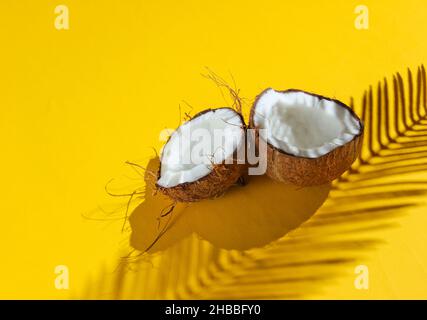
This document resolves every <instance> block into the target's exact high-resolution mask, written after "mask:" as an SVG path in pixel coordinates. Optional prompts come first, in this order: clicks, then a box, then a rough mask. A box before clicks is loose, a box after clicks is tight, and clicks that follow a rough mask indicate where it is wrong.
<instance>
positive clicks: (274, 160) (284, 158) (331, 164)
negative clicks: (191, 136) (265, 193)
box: [249, 88, 364, 186]
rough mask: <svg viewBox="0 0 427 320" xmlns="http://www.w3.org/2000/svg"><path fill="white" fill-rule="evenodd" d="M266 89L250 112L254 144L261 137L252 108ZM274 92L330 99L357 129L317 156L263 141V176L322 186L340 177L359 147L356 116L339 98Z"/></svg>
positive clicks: (361, 130)
mask: <svg viewBox="0 0 427 320" xmlns="http://www.w3.org/2000/svg"><path fill="white" fill-rule="evenodd" d="M269 89H270V88H267V89H266V90H264V91H263V92H262V93H261V94H259V95H258V96H257V98H256V100H255V102H254V104H253V106H252V108H251V112H250V117H249V128H252V129H256V139H255V143H256V146H258V145H259V139H262V138H261V137H260V136H259V133H258V128H257V127H256V126H255V125H254V115H255V111H256V110H255V109H256V105H257V103H258V100H259V99H260V97H261V96H262V95H263V94H265V93H266V92H267V90H269ZM277 92H280V93H290V92H303V93H306V94H309V95H312V96H316V97H318V98H320V99H325V100H329V101H332V102H334V103H336V104H337V105H339V106H341V107H343V108H346V109H347V110H348V111H349V112H350V113H351V114H352V116H353V117H354V118H355V119H357V121H358V122H359V126H360V132H359V134H358V135H355V136H354V138H353V139H352V140H351V141H349V142H348V143H346V144H344V145H342V146H339V147H337V148H335V149H333V150H332V151H330V152H328V153H327V154H324V155H323V156H320V157H318V158H306V157H298V156H295V155H292V154H289V153H286V152H284V151H283V150H281V149H279V148H276V147H274V146H273V145H271V144H269V143H267V175H268V176H269V177H270V178H271V179H274V180H276V181H280V182H285V183H292V184H295V185H298V186H313V185H322V184H326V183H329V182H331V181H333V180H335V179H336V178H338V177H339V176H341V175H342V174H343V173H344V172H345V171H347V170H348V169H349V168H350V166H351V164H352V163H353V162H354V161H355V160H356V159H357V157H358V155H359V153H360V151H361V148H362V143H363V130H364V126H363V123H362V121H361V120H360V119H359V117H358V116H357V115H356V114H355V113H354V111H353V110H352V109H351V108H350V107H349V106H347V105H346V104H344V103H342V102H341V101H339V100H335V99H331V98H327V97H324V96H321V95H318V94H314V93H311V92H307V91H303V90H296V89H289V90H285V91H277Z"/></svg>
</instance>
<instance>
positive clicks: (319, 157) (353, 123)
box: [249, 89, 363, 186]
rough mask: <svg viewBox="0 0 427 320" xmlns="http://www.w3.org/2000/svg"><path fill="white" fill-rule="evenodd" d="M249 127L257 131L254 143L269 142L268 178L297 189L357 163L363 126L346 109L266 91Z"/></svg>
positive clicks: (299, 94) (316, 98) (295, 93)
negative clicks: (290, 184) (296, 186)
mask: <svg viewBox="0 0 427 320" xmlns="http://www.w3.org/2000/svg"><path fill="white" fill-rule="evenodd" d="M249 126H250V127H251V128H255V129H257V139H258V140H257V141H258V143H259V142H260V140H259V139H262V140H263V142H266V143H267V175H268V176H269V177H271V178H272V179H275V180H278V181H282V182H287V183H293V184H296V185H300V186H309V185H321V184H325V183H328V182H331V181H332V180H334V179H336V178H338V177H339V176H340V175H342V174H343V173H344V172H345V171H346V170H348V169H349V168H350V166H351V164H352V163H353V162H354V161H355V160H356V158H357V156H358V154H359V152H360V149H361V146H362V140H363V124H362V122H361V121H360V119H359V118H358V117H357V115H356V114H355V113H354V111H353V110H352V109H351V108H350V107H348V106H347V105H345V104H344V103H342V102H340V101H338V100H334V99H330V98H326V97H323V96H320V95H317V94H313V93H309V92H305V91H301V90H294V89H291V90H286V91H276V90H274V89H266V90H264V91H263V92H262V93H261V94H260V95H259V96H258V97H257V99H256V101H255V103H254V105H253V107H252V109H251V115H250V120H249ZM259 129H265V130H259Z"/></svg>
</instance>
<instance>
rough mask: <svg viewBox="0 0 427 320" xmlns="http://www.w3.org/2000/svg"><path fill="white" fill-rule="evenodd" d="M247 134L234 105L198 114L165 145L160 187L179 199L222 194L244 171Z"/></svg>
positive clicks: (180, 200) (185, 199)
mask: <svg viewBox="0 0 427 320" xmlns="http://www.w3.org/2000/svg"><path fill="white" fill-rule="evenodd" d="M245 134H246V127H245V122H244V120H243V117H242V116H241V115H240V113H238V112H236V111H235V110H233V109H231V108H219V109H208V110H205V111H202V112H200V113H198V114H197V115H195V116H194V117H193V118H192V119H191V120H189V121H187V122H185V123H184V124H182V125H181V126H180V127H178V129H176V130H175V131H174V132H173V133H172V135H171V136H170V138H169V140H168V142H167V143H166V145H165V146H164V148H163V151H162V155H161V158H160V169H159V173H158V180H157V183H156V185H157V188H158V189H159V190H160V191H161V192H163V193H164V194H166V195H167V196H169V197H171V198H172V199H174V200H176V201H179V202H194V201H199V200H202V199H209V198H215V197H217V196H219V195H221V194H222V193H223V192H224V191H225V190H226V189H227V188H229V187H230V186H231V185H233V184H235V183H236V182H237V180H238V179H239V178H240V177H241V176H242V174H243V172H244V169H245V165H244V163H245V158H244V147H245ZM242 150H243V153H242ZM242 154H243V156H239V155H242Z"/></svg>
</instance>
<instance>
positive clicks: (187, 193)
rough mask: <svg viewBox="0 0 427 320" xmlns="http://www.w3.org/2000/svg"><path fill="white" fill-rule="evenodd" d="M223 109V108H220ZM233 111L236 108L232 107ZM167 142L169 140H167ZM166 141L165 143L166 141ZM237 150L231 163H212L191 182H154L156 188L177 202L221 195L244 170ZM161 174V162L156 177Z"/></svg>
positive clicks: (243, 125) (244, 165) (243, 122)
mask: <svg viewBox="0 0 427 320" xmlns="http://www.w3.org/2000/svg"><path fill="white" fill-rule="evenodd" d="M221 109H225V108H221ZM226 109H231V110H233V111H234V112H236V110H234V109H232V108H226ZM209 111H212V109H207V110H204V111H201V112H199V113H198V114H196V115H195V116H194V117H192V118H191V120H189V121H192V120H194V119H195V118H197V117H199V116H201V115H203V114H205V113H206V112H209ZM236 114H238V115H239V117H240V120H241V122H242V130H246V125H245V121H244V119H243V117H242V115H241V114H240V113H239V112H236ZM168 142H169V140H168ZM168 142H166V143H168ZM236 157H237V150H236V152H235V153H234V155H233V163H225V161H224V162H223V163H221V164H212V171H211V172H210V173H209V174H208V175H206V176H204V177H202V178H200V179H198V180H196V181H193V182H185V183H181V184H178V185H176V186H174V187H169V188H167V187H163V186H160V185H158V184H156V187H157V189H158V190H159V191H160V192H162V193H164V194H165V195H167V196H169V197H170V198H171V199H173V200H175V201H178V202H196V201H200V200H203V199H213V198H216V197H219V196H221V195H222V194H223V193H224V192H225V191H226V190H227V189H228V188H229V187H231V186H232V185H234V184H236V183H237V181H238V180H239V178H240V177H242V176H243V175H244V173H245V172H246V168H247V166H246V164H239V163H237V160H234V159H236ZM160 176H161V163H160V166H159V171H158V178H160Z"/></svg>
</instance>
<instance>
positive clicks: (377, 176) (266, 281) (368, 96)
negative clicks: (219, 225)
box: [114, 66, 427, 299]
mask: <svg viewBox="0 0 427 320" xmlns="http://www.w3.org/2000/svg"><path fill="white" fill-rule="evenodd" d="M406 78H407V79H406V85H405V80H404V78H403V76H402V75H401V74H400V73H396V74H395V75H393V77H392V78H391V80H387V79H386V78H384V79H383V80H382V81H380V82H379V83H378V84H377V86H376V89H375V90H374V88H373V87H372V86H370V87H369V89H368V90H367V91H365V92H364V94H363V97H362V99H361V103H360V104H358V105H355V103H354V101H355V100H354V99H353V98H351V100H350V106H351V107H352V108H353V109H354V110H355V111H356V112H357V113H358V114H360V115H361V118H362V120H363V121H364V123H365V140H364V145H363V150H362V152H361V154H360V156H359V158H358V159H357V160H356V162H355V163H354V164H353V166H352V167H351V169H350V170H349V171H348V172H346V173H345V174H344V175H343V176H342V177H341V178H339V179H337V180H336V181H334V183H333V186H332V190H331V192H330V194H329V197H328V199H327V201H326V202H325V203H324V205H323V206H322V207H321V209H320V210H319V211H318V212H317V213H316V214H315V215H314V216H313V217H312V218H311V219H309V220H308V221H307V222H305V223H304V224H303V225H302V226H300V227H299V228H298V229H296V230H295V231H293V232H291V233H290V234H288V235H286V236H284V237H283V238H281V239H279V240H278V241H276V242H275V243H274V245H269V246H266V247H263V248H255V249H251V250H245V251H236V250H223V249H219V248H217V247H214V246H212V245H210V244H209V243H207V242H206V241H202V240H200V239H199V238H197V236H192V237H188V238H185V239H183V240H181V241H180V242H179V244H177V245H175V246H173V247H171V248H169V249H167V250H166V251H165V252H164V253H162V255H156V256H155V257H154V260H153V261H155V262H154V263H155V264H156V267H155V268H147V267H146V264H145V263H144V262H145V260H144V259H140V260H137V261H136V263H135V264H136V265H137V270H138V272H130V273H124V272H121V273H120V275H117V276H114V277H115V278H114V283H116V284H117V283H127V284H128V285H121V286H120V289H121V290H120V292H115V295H114V297H115V298H151V299H153V298H185V299H193V298H246V299H257V298H270V299H274V298H299V297H304V296H307V295H308V294H312V293H316V292H318V291H319V290H321V289H322V287H323V286H324V285H327V283H328V282H329V281H331V280H333V279H336V277H339V276H340V274H341V273H342V269H343V268H342V266H343V265H351V264H355V263H356V261H358V259H360V258H363V257H365V256H366V255H367V254H369V250H374V249H375V248H376V247H377V246H379V245H381V244H382V243H383V241H382V239H381V236H380V235H379V234H378V231H379V232H381V231H382V230H384V229H385V228H390V227H394V226H396V225H398V221H399V220H398V218H399V216H400V215H402V214H406V213H408V212H410V210H411V209H412V208H414V207H417V206H420V205H423V204H424V201H425V195H426V193H427V184H426V183H427V179H425V178H423V176H422V175H420V173H425V172H426V170H427V87H426V83H427V82H426V71H425V68H424V66H420V67H418V68H417V72H416V77H415V80H414V76H413V73H412V72H411V70H409V69H408V70H407V77H406ZM414 83H415V85H414ZM362 235H363V236H362ZM116 289H117V286H116ZM115 291H117V290H115ZM136 292H138V294H136Z"/></svg>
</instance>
